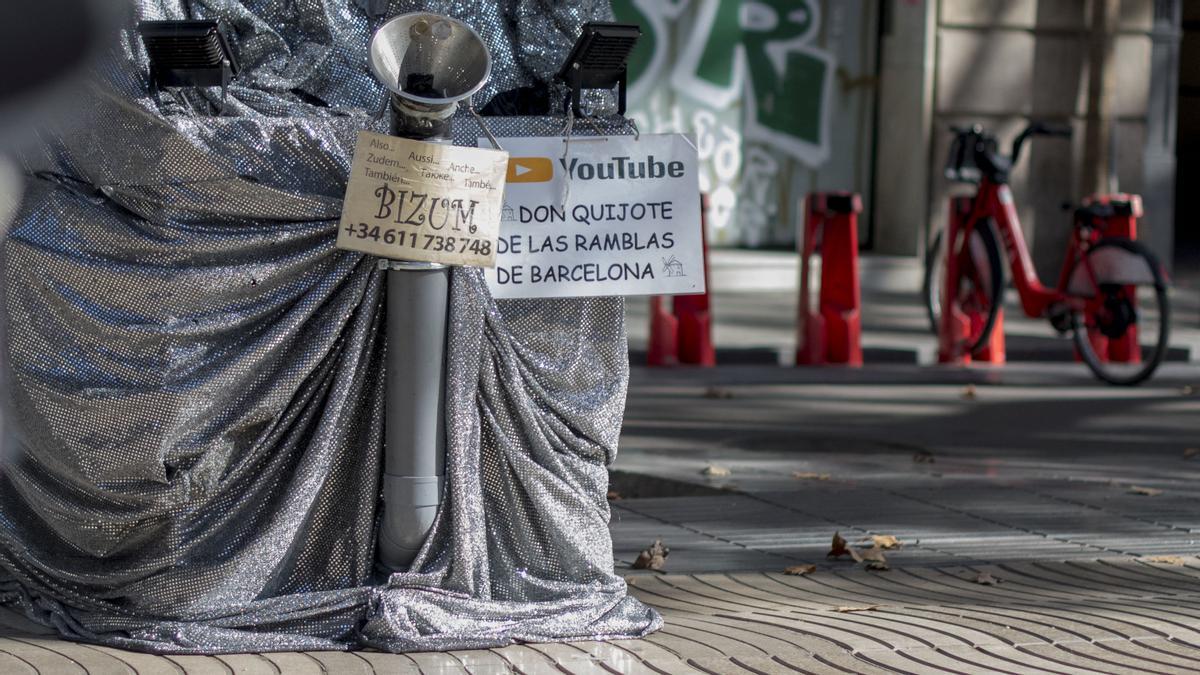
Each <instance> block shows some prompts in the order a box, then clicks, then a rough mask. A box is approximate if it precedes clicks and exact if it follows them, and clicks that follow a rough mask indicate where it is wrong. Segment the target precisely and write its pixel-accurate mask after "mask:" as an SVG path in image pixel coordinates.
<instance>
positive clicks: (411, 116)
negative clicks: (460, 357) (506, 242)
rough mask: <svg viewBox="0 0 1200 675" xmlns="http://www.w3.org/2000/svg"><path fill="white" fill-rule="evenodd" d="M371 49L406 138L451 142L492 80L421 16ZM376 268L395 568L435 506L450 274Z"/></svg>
mask: <svg viewBox="0 0 1200 675" xmlns="http://www.w3.org/2000/svg"><path fill="white" fill-rule="evenodd" d="M370 52H371V53H370V62H371V69H372V71H373V72H374V73H375V76H376V77H377V78H379V81H380V82H382V83H383V84H384V85H385V86H387V87H388V89H390V90H391V91H392V95H391V97H390V99H391V103H390V106H389V107H390V111H391V133H392V135H394V136H400V137H403V138H411V139H415V140H422V141H430V142H434V143H449V142H450V140H449V139H450V118H451V117H452V116H453V114H454V111H455V110H456V109H457V108H458V102H459V101H461V100H462V99H464V98H469V97H470V96H471V95H472V94H474V93H475V92H476V91H478V90H479V89H480V88H481V87H483V85H484V83H486V82H487V79H488V76H489V75H490V73H491V56H490V55H489V54H488V52H487V48H486V47H485V46H484V44H483V40H481V39H480V38H479V35H478V34H477V33H476V32H475V31H474V30H472V29H471V28H470V27H469V26H467V25H466V24H464V23H462V22H460V21H457V20H455V19H451V18H450V17H445V16H441V15H437V14H429V13H426V12H414V13H412V14H405V15H402V16H398V17H395V18H393V19H390V20H389V21H387V22H386V23H384V24H383V25H382V26H380V27H379V30H378V31H376V32H375V35H374V36H373V37H372V38H371V46H370ZM410 89H411V90H410ZM379 266H380V268H381V269H385V270H387V361H386V363H385V367H386V369H387V370H386V378H387V379H386V391H387V402H386V414H387V419H386V421H385V423H384V437H385V446H384V462H383V502H384V509H383V520H382V522H381V523H380V525H379V553H378V557H379V563H380V565H381V566H383V567H385V568H387V569H388V570H390V571H397V570H407V569H408V568H409V567H410V566H411V565H412V562H413V559H414V558H416V555H417V553H419V552H420V550H421V547H422V546H423V545H424V544H425V539H426V538H427V537H428V536H429V532H430V530H431V529H432V528H433V522H434V520H435V519H436V517H437V512H438V508H439V506H440V505H441V501H442V488H443V487H444V485H443V484H444V475H445V472H446V409H445V405H446V404H445V395H446V384H445V380H446V372H445V370H446V319H447V314H448V312H449V296H450V269H449V268H448V267H446V266H445V265H440V264H437V263H429V262H411V261H402V260H381V261H380V263H379Z"/></svg>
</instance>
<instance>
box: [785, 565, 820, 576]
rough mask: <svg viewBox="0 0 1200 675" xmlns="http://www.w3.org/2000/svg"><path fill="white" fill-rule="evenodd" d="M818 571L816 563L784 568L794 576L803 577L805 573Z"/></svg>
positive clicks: (786, 572)
mask: <svg viewBox="0 0 1200 675" xmlns="http://www.w3.org/2000/svg"><path fill="white" fill-rule="evenodd" d="M816 571H817V566H816V565H792V566H791V567H785V568H784V569H783V573H784V574H788V575H791V576H794V577H802V576H804V575H805V574H812V573H813V572H816Z"/></svg>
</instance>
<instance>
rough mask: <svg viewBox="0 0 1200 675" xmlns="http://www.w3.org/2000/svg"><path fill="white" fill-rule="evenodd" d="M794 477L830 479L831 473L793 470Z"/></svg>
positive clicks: (800, 478)
mask: <svg viewBox="0 0 1200 675" xmlns="http://www.w3.org/2000/svg"><path fill="white" fill-rule="evenodd" d="M792 478H796V479H799V480H829V474H827V473H815V472H812V471H793V472H792Z"/></svg>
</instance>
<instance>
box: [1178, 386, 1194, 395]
mask: <svg viewBox="0 0 1200 675" xmlns="http://www.w3.org/2000/svg"><path fill="white" fill-rule="evenodd" d="M1179 393H1181V394H1183V395H1184V396H1191V395H1192V394H1194V393H1196V388H1195V387H1193V386H1192V385H1190V384H1185V385H1183V387H1181V388H1180V389H1179Z"/></svg>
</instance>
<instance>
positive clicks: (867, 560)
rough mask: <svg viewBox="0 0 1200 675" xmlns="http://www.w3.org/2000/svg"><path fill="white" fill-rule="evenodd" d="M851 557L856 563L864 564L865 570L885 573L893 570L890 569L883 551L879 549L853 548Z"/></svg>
mask: <svg viewBox="0 0 1200 675" xmlns="http://www.w3.org/2000/svg"><path fill="white" fill-rule="evenodd" d="M850 557H851V558H854V562H860V563H862V564H863V569H868V570H876V571H880V572H882V571H884V570H889V569H891V568H890V567H888V563H887V558H886V557H884V555H883V550H882V549H878V548H851V549H850Z"/></svg>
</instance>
